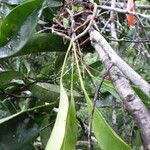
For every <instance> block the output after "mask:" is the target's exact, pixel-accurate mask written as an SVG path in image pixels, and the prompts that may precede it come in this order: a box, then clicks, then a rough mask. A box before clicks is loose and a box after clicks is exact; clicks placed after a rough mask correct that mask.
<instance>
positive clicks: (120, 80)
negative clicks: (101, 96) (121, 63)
mask: <svg viewBox="0 0 150 150" xmlns="http://www.w3.org/2000/svg"><path fill="white" fill-rule="evenodd" d="M96 32H97V31H95V30H93V29H92V30H91V31H90V32H89V33H90V38H91V43H92V45H93V47H94V48H95V50H96V51H97V52H98V54H99V56H100V58H101V60H102V61H103V63H104V65H105V67H106V69H108V68H109V67H110V66H111V65H112V64H113V62H112V60H111V58H110V57H109V55H108V54H107V53H106V51H105V47H104V46H103V45H102V43H101V42H99V40H98V41H97V39H100V38H101V35H100V34H95V33H96ZM98 36H100V37H98ZM103 44H106V43H103ZM107 45H108V43H107ZM109 73H110V76H111V79H112V82H113V84H114V86H115V88H116V90H117V92H118V94H119V95H120V97H121V98H122V100H123V102H124V105H125V107H126V109H127V110H128V111H129V113H130V114H131V115H132V116H133V118H134V120H135V121H136V123H137V125H138V126H139V128H140V130H141V136H142V140H143V145H144V148H145V149H150V130H149V129H150V113H149V111H148V110H147V108H146V107H145V106H144V104H143V103H142V102H141V100H140V99H139V97H138V96H137V95H136V94H135V92H134V91H133V89H132V88H131V86H130V84H129V81H128V80H127V79H126V78H125V77H124V75H123V74H122V73H121V71H120V70H119V69H118V68H117V67H115V66H113V67H112V68H111V70H110V71H109Z"/></svg>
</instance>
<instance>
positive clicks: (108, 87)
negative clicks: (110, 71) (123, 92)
mask: <svg viewBox="0 0 150 150" xmlns="http://www.w3.org/2000/svg"><path fill="white" fill-rule="evenodd" d="M102 89H103V91H108V92H109V93H110V94H112V95H113V96H114V97H115V98H116V99H117V100H120V97H119V95H118V93H117V92H116V90H115V88H114V86H113V84H112V83H111V81H109V80H104V82H103V85H102Z"/></svg>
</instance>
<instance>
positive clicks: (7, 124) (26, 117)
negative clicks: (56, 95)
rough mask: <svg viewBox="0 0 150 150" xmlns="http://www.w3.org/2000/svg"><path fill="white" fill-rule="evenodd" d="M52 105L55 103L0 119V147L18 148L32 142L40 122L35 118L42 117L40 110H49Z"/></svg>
mask: <svg viewBox="0 0 150 150" xmlns="http://www.w3.org/2000/svg"><path fill="white" fill-rule="evenodd" d="M54 106H55V103H51V104H49V105H42V106H38V107H35V108H32V109H28V110H25V111H22V112H18V113H16V114H14V115H11V116H9V117H7V118H4V119H0V128H1V134H0V149H7V150H19V149H23V148H24V147H25V146H26V145H27V144H29V143H30V142H32V141H33V140H34V139H35V138H36V137H37V136H38V133H39V127H40V124H38V122H37V121H36V119H37V118H38V119H39V118H41V117H42V115H41V114H42V112H45V111H51V110H52V108H53V107H54ZM40 115H41V116H40ZM8 141H9V142H8Z"/></svg>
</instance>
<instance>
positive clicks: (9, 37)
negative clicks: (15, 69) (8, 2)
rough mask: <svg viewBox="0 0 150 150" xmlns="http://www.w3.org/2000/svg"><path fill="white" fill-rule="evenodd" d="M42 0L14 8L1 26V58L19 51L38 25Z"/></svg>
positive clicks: (33, 0)
mask: <svg viewBox="0 0 150 150" xmlns="http://www.w3.org/2000/svg"><path fill="white" fill-rule="evenodd" d="M41 4H42V0H32V1H29V2H26V3H23V4H22V5H19V6H17V7H16V8H15V9H13V10H12V11H11V12H10V13H9V14H8V15H7V16H6V18H5V19H4V20H3V22H2V24H1V26H0V45H1V47H0V58H5V57H9V56H11V55H13V54H15V53H16V52H18V51H19V50H20V49H21V48H22V47H23V46H24V45H25V44H26V42H27V41H28V39H29V37H30V36H31V34H32V33H33V31H34V29H35V26H36V25H37V19H38V15H39V11H40V9H39V8H40V6H41Z"/></svg>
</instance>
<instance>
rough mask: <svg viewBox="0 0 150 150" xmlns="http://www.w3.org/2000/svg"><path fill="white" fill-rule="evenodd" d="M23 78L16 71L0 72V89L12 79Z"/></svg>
mask: <svg viewBox="0 0 150 150" xmlns="http://www.w3.org/2000/svg"><path fill="white" fill-rule="evenodd" d="M23 77H24V76H23V74H22V73H20V72H18V71H4V72H0V87H1V88H2V87H3V86H4V85H5V84H8V83H10V82H11V81H12V80H14V79H22V78H23Z"/></svg>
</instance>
